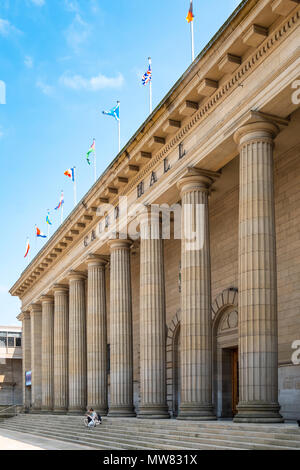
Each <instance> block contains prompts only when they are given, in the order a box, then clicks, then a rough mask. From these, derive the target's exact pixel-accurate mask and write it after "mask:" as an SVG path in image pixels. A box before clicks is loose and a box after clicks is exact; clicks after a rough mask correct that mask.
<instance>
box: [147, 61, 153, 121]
mask: <svg viewBox="0 0 300 470" xmlns="http://www.w3.org/2000/svg"><path fill="white" fill-rule="evenodd" d="M148 60H149V66H150V67H151V65H152V60H151V57H148ZM149 95H150V96H149V101H150V114H152V78H151V80H150V86H149Z"/></svg>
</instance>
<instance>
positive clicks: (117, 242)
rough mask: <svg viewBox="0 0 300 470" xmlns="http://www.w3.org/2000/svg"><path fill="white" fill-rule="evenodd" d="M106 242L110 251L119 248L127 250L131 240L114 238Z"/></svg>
mask: <svg viewBox="0 0 300 470" xmlns="http://www.w3.org/2000/svg"><path fill="white" fill-rule="evenodd" d="M107 244H108V246H109V248H110V251H114V250H119V249H125V250H126V249H127V250H129V249H130V247H131V245H132V240H128V239H126V240H123V239H119V238H116V239H114V240H108V242H107Z"/></svg>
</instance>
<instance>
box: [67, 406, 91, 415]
mask: <svg viewBox="0 0 300 470" xmlns="http://www.w3.org/2000/svg"><path fill="white" fill-rule="evenodd" d="M86 412H87V409H86V408H85V407H84V408H69V409H68V410H67V411H66V413H67V414H68V415H73V416H82V415H84V414H85V413H86Z"/></svg>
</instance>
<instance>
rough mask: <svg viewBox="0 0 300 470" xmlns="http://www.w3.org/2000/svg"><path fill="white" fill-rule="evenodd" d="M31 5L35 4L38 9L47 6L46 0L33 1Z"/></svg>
mask: <svg viewBox="0 0 300 470" xmlns="http://www.w3.org/2000/svg"><path fill="white" fill-rule="evenodd" d="M31 3H33V4H34V5H36V6H37V7H42V6H44V5H45V0H31Z"/></svg>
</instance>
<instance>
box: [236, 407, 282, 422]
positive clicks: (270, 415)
mask: <svg viewBox="0 0 300 470" xmlns="http://www.w3.org/2000/svg"><path fill="white" fill-rule="evenodd" d="M237 410H238V413H237V415H236V416H235V417H234V419H233V421H234V422H235V423H283V422H284V419H283V417H282V416H281V414H280V413H279V410H280V406H279V404H270V405H269V404H267V403H264V404H258V403H245V404H240V405H238V406H237Z"/></svg>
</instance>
